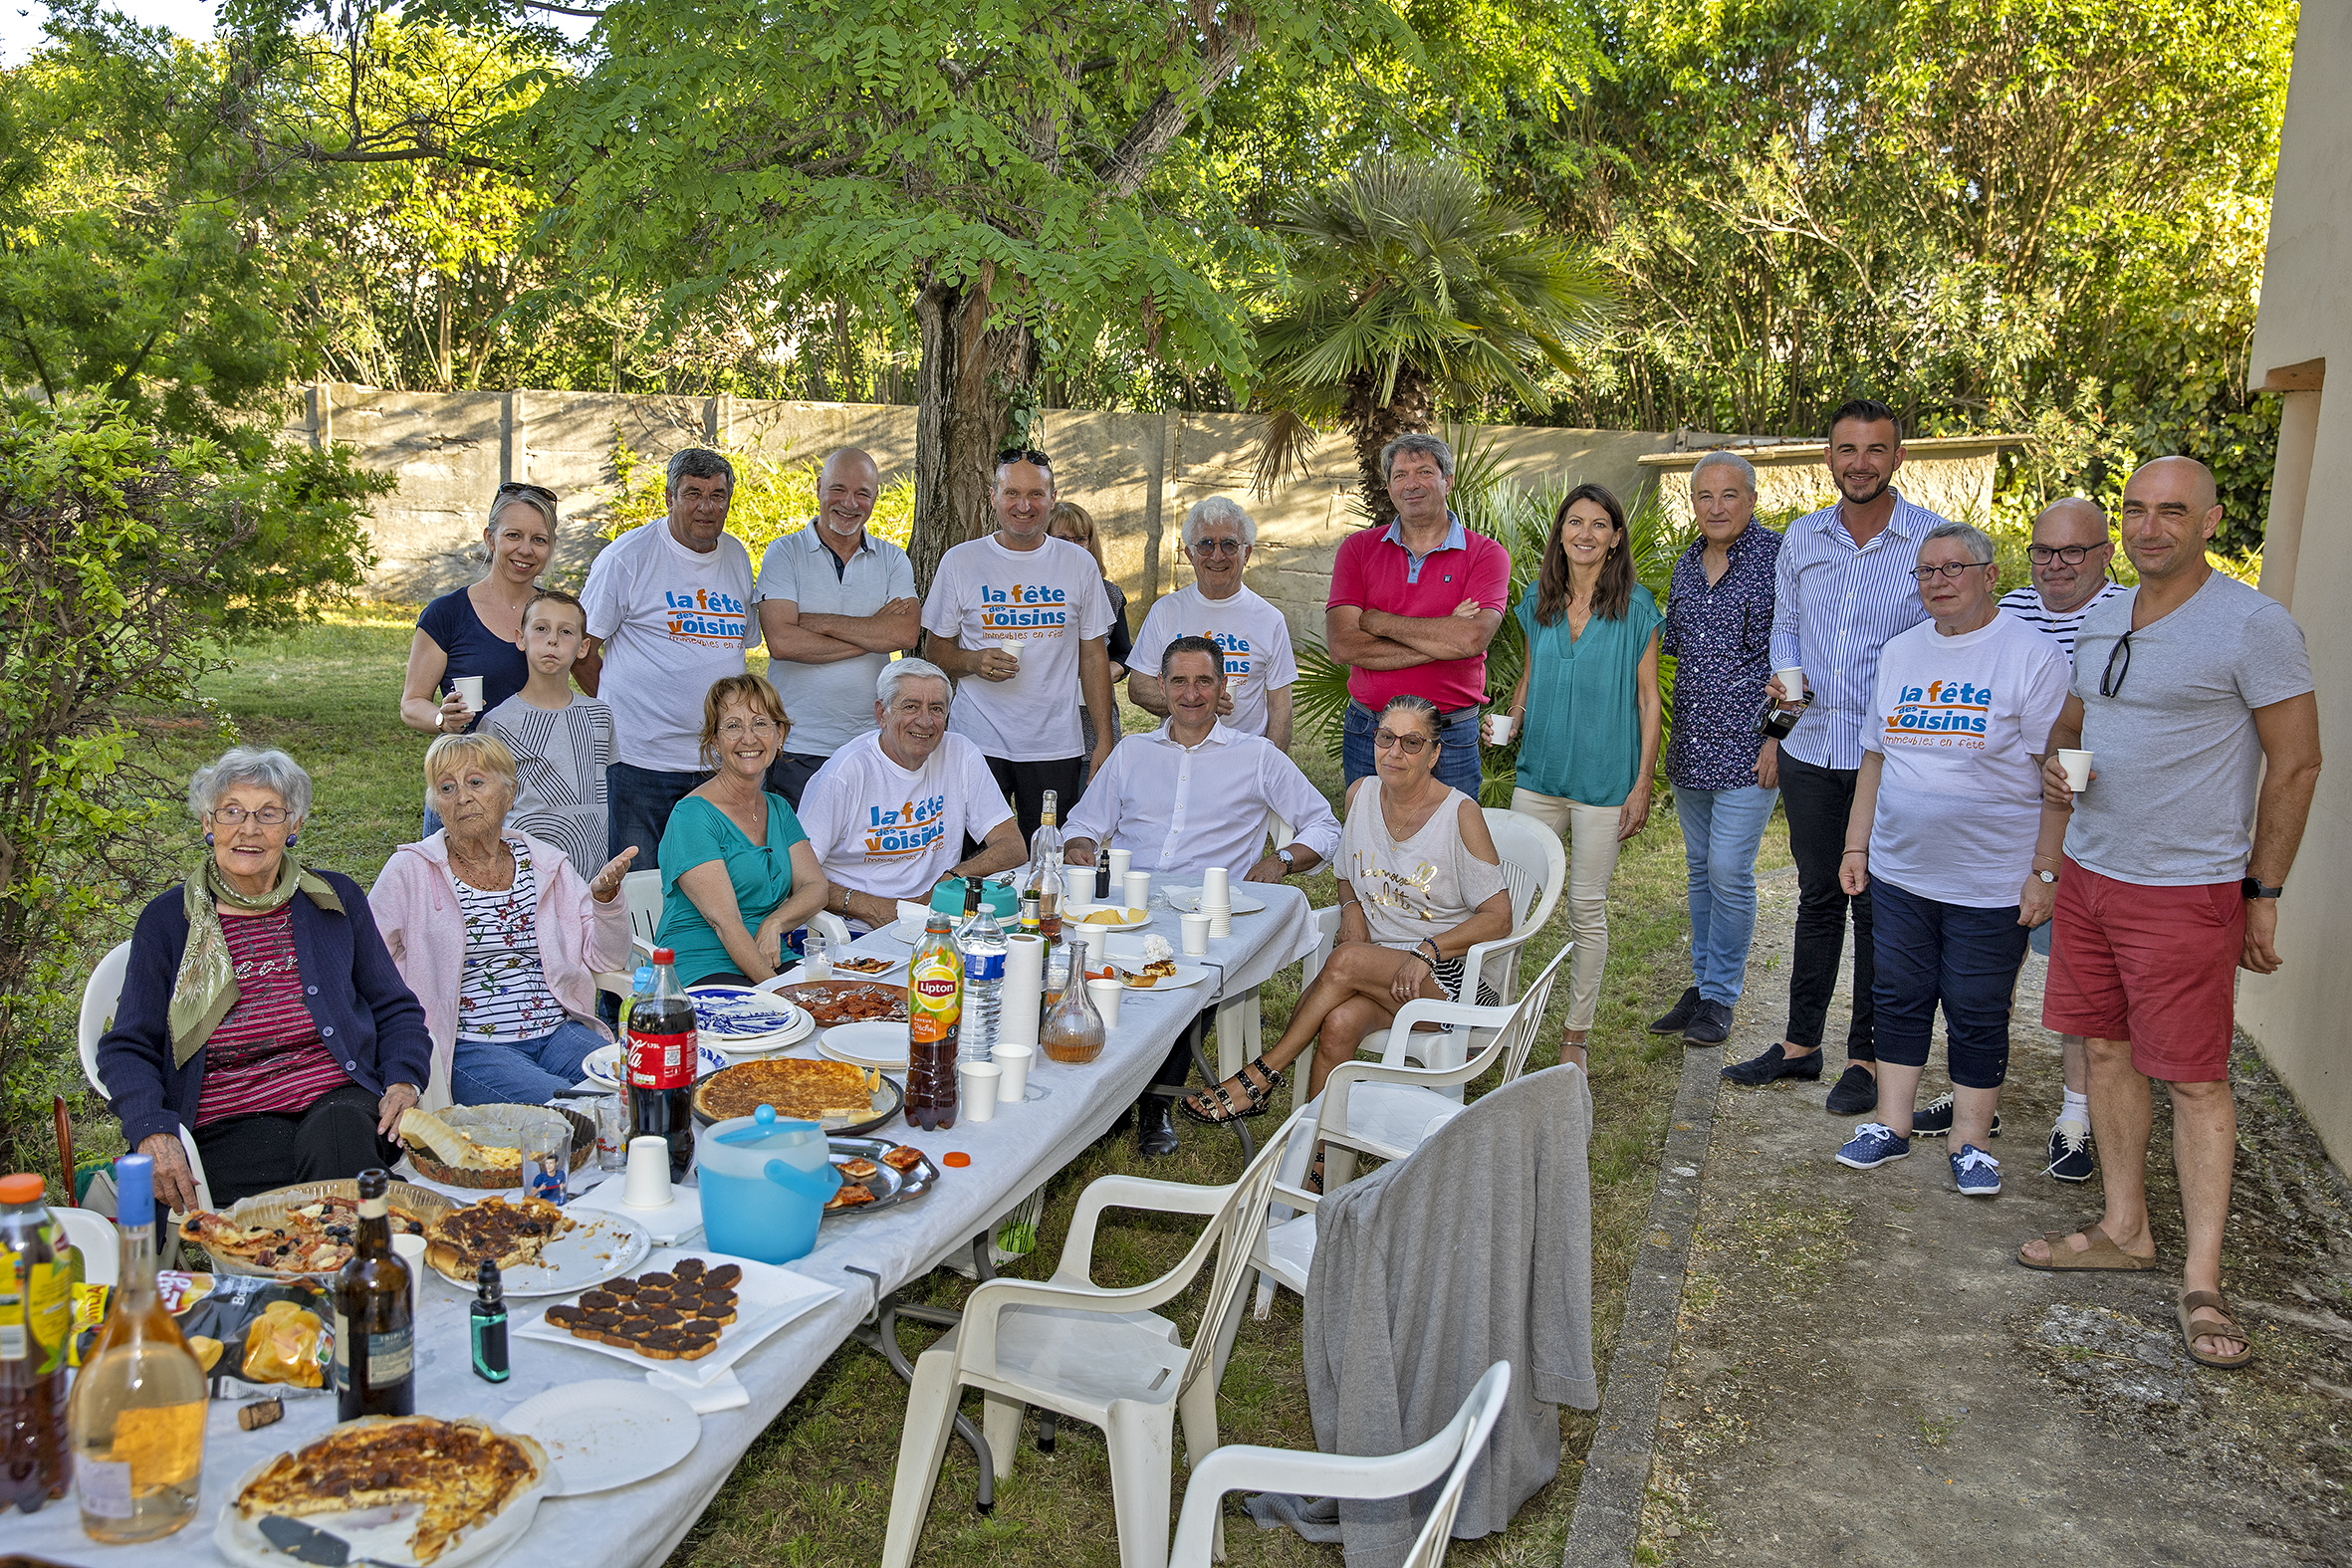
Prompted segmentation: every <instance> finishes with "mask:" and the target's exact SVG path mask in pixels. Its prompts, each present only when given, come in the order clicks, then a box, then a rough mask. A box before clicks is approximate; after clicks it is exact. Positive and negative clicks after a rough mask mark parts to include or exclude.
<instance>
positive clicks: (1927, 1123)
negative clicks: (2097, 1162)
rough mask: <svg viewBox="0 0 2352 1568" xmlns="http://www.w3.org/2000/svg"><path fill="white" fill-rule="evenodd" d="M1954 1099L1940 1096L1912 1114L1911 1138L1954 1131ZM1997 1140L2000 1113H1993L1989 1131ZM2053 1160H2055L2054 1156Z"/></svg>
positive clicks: (1949, 1096) (1940, 1134)
mask: <svg viewBox="0 0 2352 1568" xmlns="http://www.w3.org/2000/svg"><path fill="white" fill-rule="evenodd" d="M1952 1107H1953V1099H1952V1096H1951V1095H1949V1094H1939V1095H1937V1096H1936V1097H1935V1098H1934V1099H1932V1100H1930V1101H1928V1102H1927V1104H1925V1105H1923V1106H1921V1107H1920V1108H1919V1109H1918V1110H1916V1111H1913V1112H1912V1113H1911V1136H1912V1137H1914V1138H1942V1137H1944V1136H1946V1135H1947V1134H1949V1133H1950V1132H1951V1131H1952ZM1987 1130H1988V1131H1989V1132H1991V1133H1992V1135H1993V1136H1994V1137H1996V1138H1998V1137H1999V1136H2000V1112H1999V1111H1995V1112H1994V1113H1993V1125H1992V1127H1990V1128H1989V1129H1987ZM2053 1158H2055V1157H2054V1156H2053Z"/></svg>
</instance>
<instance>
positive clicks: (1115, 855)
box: [1110, 849, 1135, 904]
mask: <svg viewBox="0 0 2352 1568" xmlns="http://www.w3.org/2000/svg"><path fill="white" fill-rule="evenodd" d="M1134 863H1135V851H1134V850H1132V849H1114V850H1112V851H1111V852H1110V879H1111V881H1112V882H1113V883H1114V884H1118V883H1124V882H1125V881H1126V880H1127V868H1128V867H1130V866H1132V865H1133V864H1134ZM1127 902H1128V903H1130V904H1131V903H1133V902H1134V900H1133V899H1129V900H1127Z"/></svg>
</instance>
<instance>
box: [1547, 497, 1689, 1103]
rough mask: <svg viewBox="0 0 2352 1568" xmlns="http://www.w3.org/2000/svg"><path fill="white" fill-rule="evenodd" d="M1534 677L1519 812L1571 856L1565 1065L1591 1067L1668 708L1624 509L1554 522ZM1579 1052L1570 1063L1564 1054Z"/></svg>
mask: <svg viewBox="0 0 2352 1568" xmlns="http://www.w3.org/2000/svg"><path fill="white" fill-rule="evenodd" d="M1518 614H1519V623H1520V626H1521V627H1522V628H1523V629H1524V630H1525V631H1526V632H1527V634H1528V665H1527V670H1526V671H1525V673H1523V674H1522V675H1521V676H1520V678H1519V689H1518V690H1516V691H1514V692H1513V693H1512V694H1511V716H1512V718H1513V720H1514V721H1515V723H1514V728H1515V729H1516V730H1518V731H1519V733H1520V743H1519V787H1518V788H1516V789H1514V790H1513V791H1512V794H1511V808H1512V809H1513V810H1514V811H1525V812H1526V813H1527V814H1528V815H1529V816H1531V817H1533V818H1535V819H1536V820H1537V821H1539V822H1541V823H1543V824H1544V825H1545V826H1546V827H1549V828H1550V829H1551V830H1552V831H1554V832H1556V833H1558V834H1559V835H1560V838H1561V841H1562V843H1563V845H1564V846H1565V847H1566V849H1567V851H1568V925H1569V929H1570V931H1571V932H1572V933H1573V935H1574V937H1575V942H1576V952H1575V955H1574V956H1573V957H1572V958H1570V959H1569V960H1568V1021H1567V1027H1566V1029H1565V1030H1564V1031H1563V1033H1562V1036H1561V1045H1562V1047H1563V1052H1562V1059H1563V1060H1571V1059H1580V1058H1581V1055H1582V1050H1583V1045H1584V1038H1585V1035H1586V1034H1588V1033H1589V1032H1590V1031H1591V1029H1592V1014H1593V1010H1594V1008H1596V1007H1597V1006H1598V1004H1599V1002H1600V977H1601V969H1602V967H1603V966H1604V965H1605V964H1606V963H1607V962H1608V957H1609V916H1608V895H1609V878H1610V877H1611V876H1612V875H1614V874H1615V872H1616V870H1617V846H1618V845H1619V844H1620V843H1622V842H1624V841H1625V840H1626V839H1628V838H1631V837H1632V836H1633V835H1634V834H1636V833H1638V832H1640V831H1641V830H1642V826H1643V824H1645V823H1646V822H1648V821H1649V819H1650V776H1651V775H1652V774H1653V773H1655V772H1656V771H1657V767H1658V736H1659V732H1660V729H1661V723H1660V721H1661V719H1662V717H1663V715H1664V711H1665V705H1664V704H1663V703H1662V702H1661V701H1660V700H1659V695H1658V627H1659V625H1660V624H1661V623H1662V622H1663V621H1664V620H1665V617H1664V616H1663V615H1661V614H1659V613H1658V601H1657V600H1656V599H1654V598H1652V597H1651V596H1650V590H1649V589H1648V588H1645V587H1643V586H1642V585H1641V584H1640V583H1639V582H1636V581H1635V580H1634V577H1633V545H1632V541H1631V539H1630V538H1629V537H1628V535H1627V534H1626V532H1625V509H1624V508H1623V507H1622V506H1620V505H1619V504H1618V502H1617V498H1616V497H1615V496H1613V495H1611V494H1610V493H1609V492H1608V490H1607V489H1606V488H1605V487H1604V486H1600V485H1578V486H1577V487H1576V488H1575V489H1573V490H1571V491H1569V492H1568V495H1567V499H1566V500H1564V501H1562V502H1561V503H1560V506H1559V511H1558V512H1556V513H1554V514H1553V516H1552V519H1551V538H1550V539H1549V540H1548V541H1547V542H1546V543H1545V544H1544V547H1543V565H1542V569H1541V570H1539V571H1538V572H1537V573H1536V574H1535V580H1534V581H1533V582H1531V583H1529V586H1528V592H1527V596H1526V597H1525V598H1523V599H1521V600H1520V603H1519V611H1518ZM1569 1050H1573V1051H1574V1052H1575V1053H1576V1054H1575V1056H1573V1057H1571V1056H1569V1055H1568V1054H1567V1051H1569Z"/></svg>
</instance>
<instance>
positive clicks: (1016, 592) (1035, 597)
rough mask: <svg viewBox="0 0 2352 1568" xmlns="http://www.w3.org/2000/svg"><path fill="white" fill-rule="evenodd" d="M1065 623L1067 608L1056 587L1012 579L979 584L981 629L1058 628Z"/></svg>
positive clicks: (1067, 618) (1067, 619)
mask: <svg viewBox="0 0 2352 1568" xmlns="http://www.w3.org/2000/svg"><path fill="white" fill-rule="evenodd" d="M1068 624H1069V608H1068V606H1067V605H1066V604H1065V603H1064V602H1063V596H1062V592H1061V590H1060V589H1059V588H1050V587H1035V586H1031V585H1028V584H1025V583H1020V582H1016V583H1014V584H1013V585H1012V586H1011V587H1006V588H996V587H991V586H989V585H988V584H987V583H985V582H984V583H982V584H981V585H980V628H981V630H983V631H1018V630H1031V629H1040V628H1043V629H1048V630H1058V629H1059V628H1061V627H1063V626H1066V625H1068Z"/></svg>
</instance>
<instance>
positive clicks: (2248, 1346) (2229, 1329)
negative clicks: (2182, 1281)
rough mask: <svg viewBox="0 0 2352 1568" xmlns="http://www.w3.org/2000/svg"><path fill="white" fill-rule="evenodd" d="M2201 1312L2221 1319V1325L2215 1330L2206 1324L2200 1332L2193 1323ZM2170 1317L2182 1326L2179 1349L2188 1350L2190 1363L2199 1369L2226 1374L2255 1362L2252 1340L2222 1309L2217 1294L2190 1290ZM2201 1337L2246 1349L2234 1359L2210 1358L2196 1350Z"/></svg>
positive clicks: (2231, 1357)
mask: <svg viewBox="0 0 2352 1568" xmlns="http://www.w3.org/2000/svg"><path fill="white" fill-rule="evenodd" d="M2200 1312H2206V1313H2210V1314H2212V1316H2214V1317H2218V1318H2220V1319H2221V1320H2222V1321H2221V1323H2220V1325H2219V1326H2216V1325H2215V1324H2213V1323H2211V1322H2208V1323H2207V1324H2206V1325H2205V1327H2203V1328H2199V1327H2198V1326H2197V1324H2196V1321H2195V1319H2196V1317H2197V1314H2198V1313H2200ZM2173 1315H2174V1317H2175V1318H2177V1319H2178V1320H2179V1322H2180V1325H2181V1344H2182V1346H2183V1347H2184V1348H2185V1349H2187V1350H2188V1352H2189V1359H2190V1360H2191V1361H2194V1362H2196V1363H2197V1364H2198V1365H2199V1366H2201V1367H2215V1368H2218V1369H2220V1370H2221V1371H2224V1372H2227V1371H2229V1370H2231V1369H2232V1368H2234V1367H2242V1366H2244V1365H2245V1364H2246V1363H2247V1362H2249V1361H2251V1360H2253V1359H2254V1342H2253V1339H2252V1336H2250V1335H2248V1334H2247V1333H2246V1331H2245V1330H2244V1329H2242V1328H2240V1327H2239V1326H2238V1324H2237V1320H2236V1319H2235V1318H2234V1317H2232V1316H2231V1315H2230V1311H2229V1309H2228V1308H2227V1307H2225V1306H2223V1305H2222V1293H2221V1292H2220V1291H2218V1290H2191V1291H2189V1292H2187V1293H2186V1294H2184V1295H2183V1296H2182V1297H2181V1299H2180V1301H2179V1303H2178V1304H2177V1305H2176V1306H2175V1307H2174V1309H2173ZM2200 1335H2202V1336H2204V1337H2205V1338H2207V1339H2234V1340H2236V1341H2237V1342H2238V1343H2240V1344H2242V1345H2244V1346H2245V1348H2244V1349H2243V1350H2241V1351H2239V1352H2238V1353H2237V1354H2236V1355H2234V1356H2216V1355H2210V1354H2208V1353H2207V1352H2205V1351H2202V1350H2199V1349H2198V1348H2197V1341H2198V1338H2199V1336H2200Z"/></svg>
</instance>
